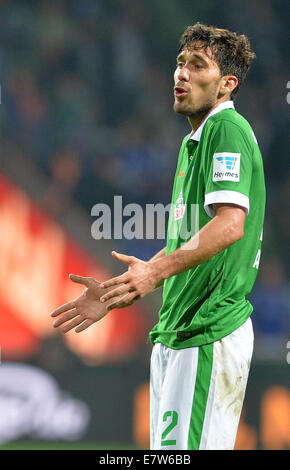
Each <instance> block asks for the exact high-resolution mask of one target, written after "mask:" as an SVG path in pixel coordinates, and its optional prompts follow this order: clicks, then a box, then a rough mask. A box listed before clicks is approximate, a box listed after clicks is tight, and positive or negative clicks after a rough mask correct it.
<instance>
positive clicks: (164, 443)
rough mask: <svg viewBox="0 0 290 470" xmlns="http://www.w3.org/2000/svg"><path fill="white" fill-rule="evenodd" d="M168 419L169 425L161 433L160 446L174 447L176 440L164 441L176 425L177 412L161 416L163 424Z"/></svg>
mask: <svg viewBox="0 0 290 470" xmlns="http://www.w3.org/2000/svg"><path fill="white" fill-rule="evenodd" d="M168 418H171V421H170V423H169V424H168V426H167V428H166V429H165V430H164V431H163V433H162V436H161V445H162V446H175V445H176V440H170V439H169V440H168V439H165V438H166V437H167V436H168V434H169V433H170V432H171V431H172V429H173V428H175V426H176V425H177V423H178V413H177V411H166V412H165V413H164V415H163V422H165V421H167V420H168Z"/></svg>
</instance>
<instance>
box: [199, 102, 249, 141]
mask: <svg viewBox="0 0 290 470" xmlns="http://www.w3.org/2000/svg"><path fill="white" fill-rule="evenodd" d="M203 134H204V137H205V138H206V139H208V138H211V137H214V136H215V137H217V138H221V139H225V140H227V139H232V138H233V137H234V138H235V139H242V140H244V141H245V142H246V143H247V144H248V145H249V146H250V147H252V146H253V144H254V143H257V140H256V137H255V134H254V132H253V129H252V127H251V125H250V124H249V122H248V121H247V120H246V119H245V118H244V117H243V116H242V115H241V114H240V113H238V112H237V111H236V110H235V109H224V110H223V111H220V112H219V113H217V114H214V115H213V116H211V117H210V118H209V119H208V121H207V122H206V125H205V127H204V132H203Z"/></svg>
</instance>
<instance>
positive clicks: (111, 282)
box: [100, 273, 129, 288]
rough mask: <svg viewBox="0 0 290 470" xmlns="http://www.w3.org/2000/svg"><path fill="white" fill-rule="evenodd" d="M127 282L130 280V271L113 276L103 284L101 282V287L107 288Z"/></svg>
mask: <svg viewBox="0 0 290 470" xmlns="http://www.w3.org/2000/svg"><path fill="white" fill-rule="evenodd" d="M127 282H129V276H128V273H124V274H121V276H116V277H112V278H111V279H108V280H107V281H105V282H102V284H100V287H103V288H106V287H111V286H116V285H118V284H126V283H127Z"/></svg>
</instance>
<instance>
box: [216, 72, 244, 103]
mask: <svg viewBox="0 0 290 470" xmlns="http://www.w3.org/2000/svg"><path fill="white" fill-rule="evenodd" d="M238 83H239V80H238V79H237V77H236V76H235V75H225V76H224V77H222V79H221V83H220V89H219V98H222V97H223V96H225V95H229V96H231V93H232V91H233V90H234V89H235V88H236V87H237V86H238Z"/></svg>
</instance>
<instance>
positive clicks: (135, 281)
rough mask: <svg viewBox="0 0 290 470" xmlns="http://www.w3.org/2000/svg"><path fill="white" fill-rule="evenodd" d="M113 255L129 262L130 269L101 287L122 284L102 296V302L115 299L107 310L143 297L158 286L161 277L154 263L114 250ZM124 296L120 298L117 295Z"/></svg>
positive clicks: (125, 305) (126, 262)
mask: <svg viewBox="0 0 290 470" xmlns="http://www.w3.org/2000/svg"><path fill="white" fill-rule="evenodd" d="M112 256H113V257H114V258H115V259H116V260H118V261H121V262H122V263H125V264H127V266H128V271H127V272H126V273H124V274H122V275H121V276H117V277H113V278H112V279H109V280H108V281H106V282H103V283H102V284H101V286H100V287H104V288H107V287H111V286H120V284H122V285H121V286H120V287H117V288H116V289H112V290H110V292H107V293H106V294H105V295H103V296H102V297H101V298H100V301H101V302H106V301H108V300H109V299H114V300H113V302H112V303H111V304H108V306H107V310H112V309H114V308H123V307H127V306H128V305H131V304H132V303H134V302H135V301H136V300H138V299H141V298H143V297H144V296H145V295H147V294H149V293H150V292H152V291H153V290H154V289H155V287H156V286H157V284H158V282H159V279H158V275H157V271H156V268H155V266H154V263H148V262H146V261H142V260H140V259H138V258H135V256H127V255H123V254H120V253H116V252H115V251H113V252H112ZM117 296H122V297H121V298H119V299H116V298H115V297H117Z"/></svg>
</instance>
